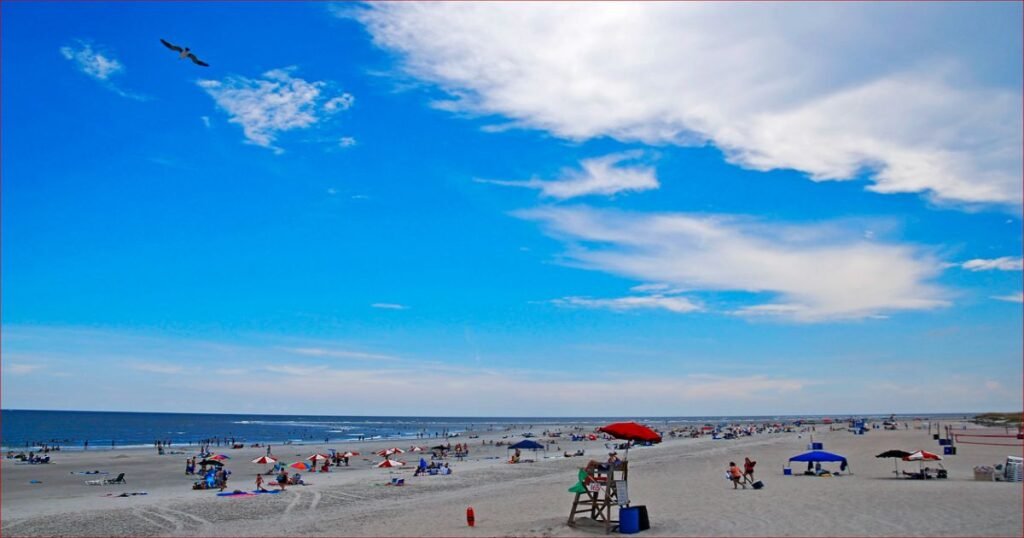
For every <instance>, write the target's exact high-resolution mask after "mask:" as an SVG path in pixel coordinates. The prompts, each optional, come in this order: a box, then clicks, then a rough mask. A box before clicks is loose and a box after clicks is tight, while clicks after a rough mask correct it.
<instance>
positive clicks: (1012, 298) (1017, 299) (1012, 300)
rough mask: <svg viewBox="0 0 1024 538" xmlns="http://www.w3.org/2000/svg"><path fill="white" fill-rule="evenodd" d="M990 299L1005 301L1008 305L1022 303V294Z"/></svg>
mask: <svg viewBox="0 0 1024 538" xmlns="http://www.w3.org/2000/svg"><path fill="white" fill-rule="evenodd" d="M992 298H993V299H995V300H997V301H1006V302H1008V303H1024V292H1018V293H1010V294H1008V295H996V296H993V297H992Z"/></svg>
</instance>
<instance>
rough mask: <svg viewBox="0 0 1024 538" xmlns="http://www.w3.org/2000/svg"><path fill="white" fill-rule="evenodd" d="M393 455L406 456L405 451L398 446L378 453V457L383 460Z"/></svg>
mask: <svg viewBox="0 0 1024 538" xmlns="http://www.w3.org/2000/svg"><path fill="white" fill-rule="evenodd" d="M392 454H405V451H404V450H402V449H401V448H398V447H397V446H395V447H391V448H385V449H382V450H378V451H377V455H378V456H380V457H382V458H386V457H388V456H390V455H392Z"/></svg>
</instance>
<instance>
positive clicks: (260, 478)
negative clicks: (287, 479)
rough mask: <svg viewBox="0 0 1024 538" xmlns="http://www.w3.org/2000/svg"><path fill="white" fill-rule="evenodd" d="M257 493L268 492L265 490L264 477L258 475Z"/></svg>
mask: <svg viewBox="0 0 1024 538" xmlns="http://www.w3.org/2000/svg"><path fill="white" fill-rule="evenodd" d="M256 491H267V490H266V489H264V488H263V475H261V474H258V473H257V474H256Z"/></svg>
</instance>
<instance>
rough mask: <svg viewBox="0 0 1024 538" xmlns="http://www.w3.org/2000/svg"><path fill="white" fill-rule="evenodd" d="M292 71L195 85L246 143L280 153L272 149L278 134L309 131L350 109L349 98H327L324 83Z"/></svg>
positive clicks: (278, 71) (344, 96)
mask: <svg viewBox="0 0 1024 538" xmlns="http://www.w3.org/2000/svg"><path fill="white" fill-rule="evenodd" d="M292 71H293V70H292V69H274V70H271V71H267V72H266V73H264V74H263V78H262V79H250V78H246V77H242V76H230V77H227V78H225V79H224V80H200V81H199V82H198V84H199V86H200V87H201V88H203V89H204V90H206V92H207V93H208V94H210V96H211V97H213V99H214V101H216V103H217V105H218V106H219V107H220V108H222V109H223V110H224V111H225V112H227V113H228V116H229V119H228V121H230V122H231V123H237V124H239V125H241V126H242V131H243V133H245V138H246V139H247V140H248V141H249V142H251V143H253V144H256V145H258V146H262V147H265V148H270V149H273V150H275V151H276V152H278V153H280V152H281V151H283V150H281V149H280V148H278V147H275V146H274V142H275V140H276V139H277V136H278V134H279V133H282V132H285V131H291V130H294V129H306V128H309V127H311V126H313V125H315V124H316V123H318V122H320V121H321V120H322V118H323V116H324V115H332V114H335V113H337V112H339V111H341V110H344V109H347V108H348V107H349V106H351V99H352V97H351V96H350V95H349V94H343V95H342V96H340V97H333V98H328V97H327V96H325V95H324V90H325V88H327V87H328V84H327V83H326V82H320V81H313V82H310V81H307V80H305V79H302V78H297V77H293V76H292V75H291V73H292ZM346 103H347V104H346Z"/></svg>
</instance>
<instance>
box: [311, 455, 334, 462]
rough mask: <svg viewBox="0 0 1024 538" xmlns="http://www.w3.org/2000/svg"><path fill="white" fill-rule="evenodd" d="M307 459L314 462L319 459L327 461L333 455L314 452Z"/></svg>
mask: <svg viewBox="0 0 1024 538" xmlns="http://www.w3.org/2000/svg"><path fill="white" fill-rule="evenodd" d="M306 459H307V460H309V461H312V462H317V461H327V460H329V459H331V457H330V456H328V455H326V454H313V455H312V456H310V457H308V458H306Z"/></svg>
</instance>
